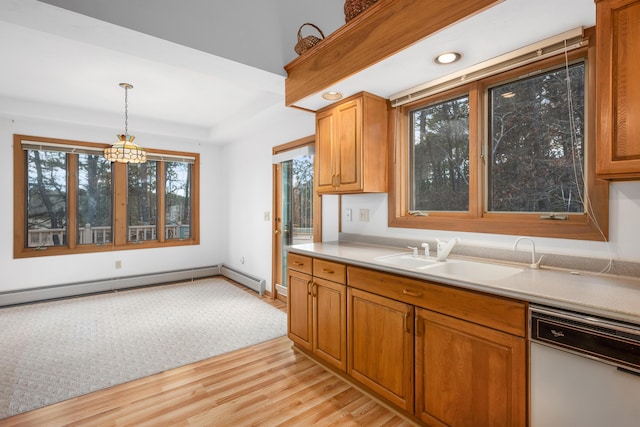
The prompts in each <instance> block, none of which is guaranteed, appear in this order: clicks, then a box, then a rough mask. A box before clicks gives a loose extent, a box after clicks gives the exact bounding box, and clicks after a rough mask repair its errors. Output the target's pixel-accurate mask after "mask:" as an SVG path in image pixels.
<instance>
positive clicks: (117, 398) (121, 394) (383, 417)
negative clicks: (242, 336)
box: [0, 288, 412, 427]
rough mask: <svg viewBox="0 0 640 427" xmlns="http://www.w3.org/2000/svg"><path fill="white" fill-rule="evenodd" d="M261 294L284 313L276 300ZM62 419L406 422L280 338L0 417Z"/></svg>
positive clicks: (109, 422)
mask: <svg viewBox="0 0 640 427" xmlns="http://www.w3.org/2000/svg"><path fill="white" fill-rule="evenodd" d="M242 289H245V288H242ZM248 292H249V293H252V294H253V295H256V297H258V296H257V294H255V293H253V292H252V291H248ZM263 300H264V301H265V302H268V303H270V304H272V305H274V306H275V307H277V308H279V309H281V310H283V311H286V304H283V303H282V302H281V301H277V300H275V301H274V300H272V299H270V298H263ZM67 425H73V426H116V425H118V426H120V425H135V426H279V425H281V426H308V425H322V426H329V425H362V426H404V425H412V424H411V423H410V422H408V421H407V420H405V419H404V418H402V417H400V416H399V415H397V414H396V413H394V412H393V411H391V410H389V409H387V408H386V407H385V406H383V405H382V404H380V403H379V402H377V401H376V400H374V399H372V398H370V397H368V396H367V395H365V394H363V393H362V392H361V391H359V390H358V389H356V388H354V387H353V386H351V385H349V384H348V383H346V382H345V381H344V380H342V379H340V378H339V377H337V376H336V375H334V374H332V373H330V372H329V371H327V370H325V369H324V368H322V367H321V366H319V365H318V364H316V363H315V362H313V361H312V360H310V359H309V358H308V357H306V356H304V355H302V354H300V353H299V352H298V351H295V350H293V349H292V347H291V341H290V340H289V339H288V338H286V337H282V338H277V339H275V340H272V341H268V342H266V343H262V344H258V345H256V346H252V347H248V348H245V349H241V350H238V351H234V352H231V353H227V354H223V355H220V356H216V357H213V358H211V359H207V360H203V361H200V362H197V363H193V364H191V365H187V366H183V367H180V368H176V369H172V370H169V371H166V372H162V373H159V374H156V375H152V376H150V377H147V378H142V379H139V380H136V381H131V382H129V383H125V384H121V385H118V386H114V387H111V388H108V389H105V390H100V391H97V392H95V393H91V394H87V395H84V396H79V397H77V398H74V399H70V400H67V401H64V402H60V403H57V404H55V405H51V406H47V407H44V408H41V409H36V410H34V411H31V412H27V413H24V414H19V415H16V416H14V417H11V418H6V419H3V420H0V426H47V427H49V426H67Z"/></svg>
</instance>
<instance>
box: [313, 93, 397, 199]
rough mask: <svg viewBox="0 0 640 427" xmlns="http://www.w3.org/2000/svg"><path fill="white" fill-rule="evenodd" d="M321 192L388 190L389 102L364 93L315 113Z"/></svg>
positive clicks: (318, 174)
mask: <svg viewBox="0 0 640 427" xmlns="http://www.w3.org/2000/svg"><path fill="white" fill-rule="evenodd" d="M315 165H316V166H315V167H316V177H317V178H316V182H317V191H318V193H324V194H341V193H380V192H386V191H387V101H386V100H385V99H383V98H380V97H378V96H375V95H372V94H369V93H366V92H361V93H359V94H356V95H354V96H351V97H349V98H346V99H345V100H343V101H341V102H338V103H336V104H333V105H330V106H328V107H325V108H323V109H321V110H319V111H318V112H317V114H316V158H315Z"/></svg>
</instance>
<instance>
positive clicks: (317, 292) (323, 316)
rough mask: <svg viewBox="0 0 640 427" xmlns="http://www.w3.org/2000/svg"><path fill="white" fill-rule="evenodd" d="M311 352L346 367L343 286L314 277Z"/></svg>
mask: <svg viewBox="0 0 640 427" xmlns="http://www.w3.org/2000/svg"><path fill="white" fill-rule="evenodd" d="M311 293H312V296H313V352H314V353H315V354H316V355H317V356H318V357H319V358H321V359H323V360H325V361H326V362H328V363H330V364H331V365H333V366H335V367H336V368H338V369H340V370H342V371H346V370H347V295H346V286H345V285H341V284H339V283H334V282H330V281H328V280H323V279H318V278H315V277H314V280H313V286H312V291H311Z"/></svg>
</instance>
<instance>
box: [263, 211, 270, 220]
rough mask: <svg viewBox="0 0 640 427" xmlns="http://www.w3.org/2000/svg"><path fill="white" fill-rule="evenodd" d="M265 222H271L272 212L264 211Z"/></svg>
mask: <svg viewBox="0 0 640 427" xmlns="http://www.w3.org/2000/svg"><path fill="white" fill-rule="evenodd" d="M264 220H265V221H269V220H271V212H269V211H264Z"/></svg>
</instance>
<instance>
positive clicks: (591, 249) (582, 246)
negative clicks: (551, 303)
mask: <svg viewBox="0 0 640 427" xmlns="http://www.w3.org/2000/svg"><path fill="white" fill-rule="evenodd" d="M610 185H611V186H610V191H609V193H610V194H609V243H604V242H589V241H583V240H570V239H550V238H542V237H535V238H534V240H535V242H536V249H539V250H540V251H541V252H548V253H555V254H566V255H576V256H587V257H593V258H604V259H608V258H609V257H612V258H613V259H617V260H624V261H635V262H640V244H638V242H640V220H639V218H640V182H619V183H611V184H610ZM346 209H351V210H352V213H353V215H352V217H353V220H352V221H351V222H347V221H346V217H345V212H346ZM360 209H368V210H369V222H360V221H359V211H360ZM341 215H342V232H344V233H354V234H362V235H367V236H379V237H398V238H405V239H416V240H421V239H428V240H433V239H435V238H440V239H443V240H446V239H448V238H450V237H455V236H459V237H461V238H462V239H463V240H464V243H465V244H467V245H473V246H486V247H493V248H511V247H512V246H513V242H514V241H515V237H516V236H509V235H497V234H482V233H461V232H456V231H451V232H450V231H443V230H416V229H407V228H391V227H388V225H387V218H388V210H387V194H386V193H384V194H362V195H349V196H342V212H341ZM327 220H328V219H327ZM522 235H526V230H523V231H522Z"/></svg>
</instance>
